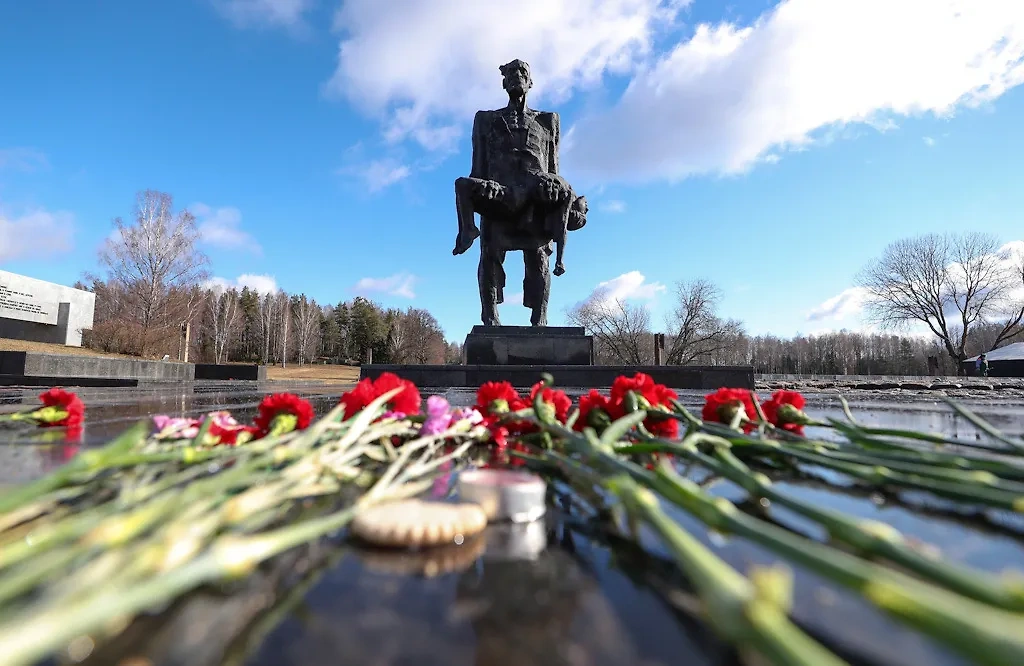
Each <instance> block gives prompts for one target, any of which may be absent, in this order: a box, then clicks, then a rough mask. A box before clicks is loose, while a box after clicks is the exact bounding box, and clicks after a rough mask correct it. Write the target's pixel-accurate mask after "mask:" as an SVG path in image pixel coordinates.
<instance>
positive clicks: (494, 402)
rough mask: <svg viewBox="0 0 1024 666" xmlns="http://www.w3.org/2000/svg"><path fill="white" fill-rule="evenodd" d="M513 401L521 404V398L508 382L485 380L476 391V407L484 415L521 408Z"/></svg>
mask: <svg viewBox="0 0 1024 666" xmlns="http://www.w3.org/2000/svg"><path fill="white" fill-rule="evenodd" d="M514 403H516V404H521V403H522V398H521V397H520V396H519V392H518V391H516V389H515V388H514V387H513V386H512V384H510V383H509V382H486V383H484V384H482V385H481V386H480V388H479V390H477V392H476V409H477V411H478V412H480V413H481V414H483V415H484V416H488V415H490V414H494V413H500V412H506V411H516V410H517V409H522V407H513V404H514Z"/></svg>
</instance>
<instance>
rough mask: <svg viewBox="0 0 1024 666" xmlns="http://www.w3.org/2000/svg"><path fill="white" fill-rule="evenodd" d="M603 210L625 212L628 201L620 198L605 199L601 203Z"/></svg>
mask: <svg viewBox="0 0 1024 666" xmlns="http://www.w3.org/2000/svg"><path fill="white" fill-rule="evenodd" d="M601 210H603V211H604V212H606V213H625V212H626V202H625V201H619V200H618V199H612V200H611V201H605V202H604V203H602V204H601Z"/></svg>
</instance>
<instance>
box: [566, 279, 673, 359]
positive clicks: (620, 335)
mask: <svg viewBox="0 0 1024 666" xmlns="http://www.w3.org/2000/svg"><path fill="white" fill-rule="evenodd" d="M566 318H567V319H568V320H569V322H570V323H571V324H573V325H574V326H582V327H584V328H585V329H586V330H587V332H588V333H589V334H590V335H592V336H594V345H595V348H596V349H595V352H596V356H597V361H598V362H599V363H601V364H608V365H644V364H647V363H651V362H652V359H653V354H654V341H653V339H654V336H653V334H652V333H651V313H650V312H649V311H648V309H647V308H646V307H645V306H643V305H632V304H630V303H628V302H626V301H623V300H614V301H607V300H604V299H602V298H601V297H600V296H592V297H591V298H589V299H588V300H586V301H584V302H583V303H580V304H578V305H576V306H575V307H573V308H572V309H570V310H569V311H567V312H566Z"/></svg>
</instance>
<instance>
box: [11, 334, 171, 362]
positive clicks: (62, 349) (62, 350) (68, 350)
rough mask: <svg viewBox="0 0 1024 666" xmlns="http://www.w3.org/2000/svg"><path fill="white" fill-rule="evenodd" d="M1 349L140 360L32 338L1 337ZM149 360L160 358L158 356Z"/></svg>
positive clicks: (136, 357)
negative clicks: (14, 338) (32, 339)
mask: <svg viewBox="0 0 1024 666" xmlns="http://www.w3.org/2000/svg"><path fill="white" fill-rule="evenodd" d="M0 351H29V352H39V353H41V354H63V355H65V356H69V355H70V356H100V357H102V358H130V359H135V360H138V359H139V357H138V356H128V355H126V354H114V353H108V352H101V351H96V350H95V349H87V348H85V347H68V346H65V345H58V344H53V343H51V342H32V341H31V340H12V339H10V338H0ZM148 360H159V359H157V358H153V359H148Z"/></svg>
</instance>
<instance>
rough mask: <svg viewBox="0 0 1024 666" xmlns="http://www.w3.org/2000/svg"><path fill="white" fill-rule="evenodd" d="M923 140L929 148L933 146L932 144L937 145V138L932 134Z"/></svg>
mask: <svg viewBox="0 0 1024 666" xmlns="http://www.w3.org/2000/svg"><path fill="white" fill-rule="evenodd" d="M923 141H924V145H926V146H928V147H929V148H931V147H932V146H934V145H935V139H933V138H932V137H930V136H926V137H924V139H923Z"/></svg>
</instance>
